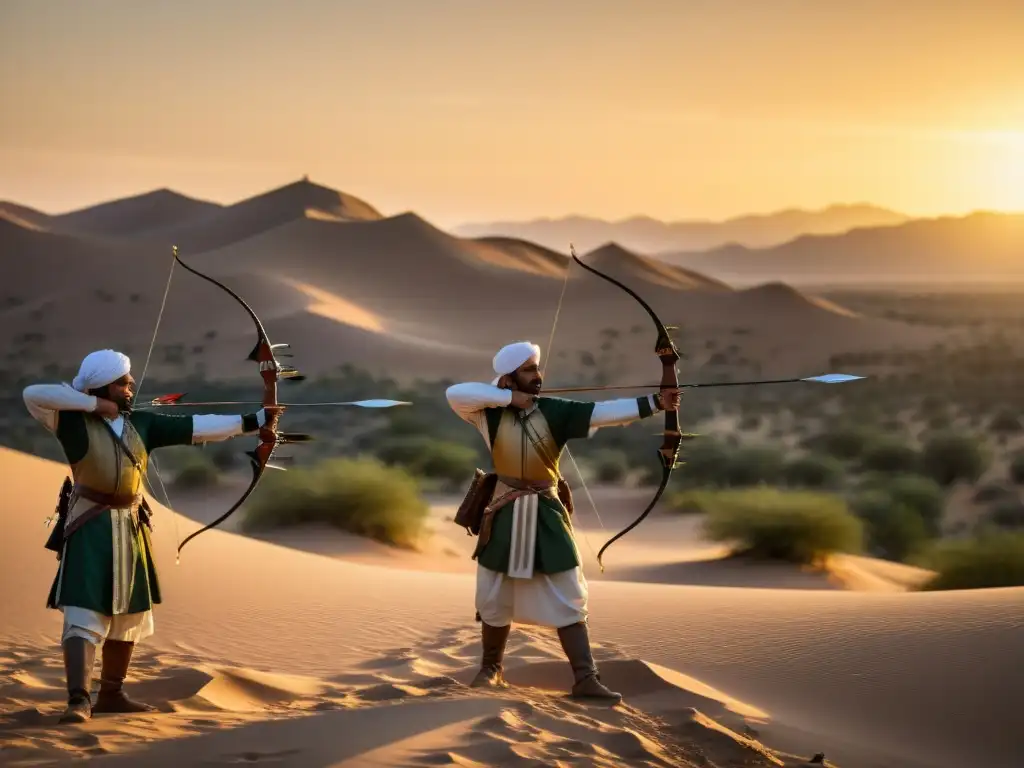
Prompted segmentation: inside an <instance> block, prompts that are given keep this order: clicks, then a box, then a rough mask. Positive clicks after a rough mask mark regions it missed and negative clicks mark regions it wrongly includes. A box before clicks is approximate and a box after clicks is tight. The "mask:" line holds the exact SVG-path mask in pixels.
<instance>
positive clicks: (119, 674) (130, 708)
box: [92, 639, 156, 714]
mask: <svg viewBox="0 0 1024 768" xmlns="http://www.w3.org/2000/svg"><path fill="white" fill-rule="evenodd" d="M134 650H135V643H130V642H126V641H124V640H110V639H107V640H106V641H105V642H104V643H103V668H102V670H101V671H100V692H99V694H98V695H97V696H96V704H95V705H94V706H93V708H92V711H93V712H94V713H98V712H115V713H118V714H127V713H129V712H154V711H156V707H151V706H150V705H149V704H143V703H142V702H140V701H132V700H131V699H129V698H128V697H127V696H126V695H125V693H124V690H123V689H122V687H123V686H124V678H125V676H126V675H127V674H128V665H129V664H130V663H131V660H132V651H134Z"/></svg>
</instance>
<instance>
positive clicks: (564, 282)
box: [540, 245, 608, 572]
mask: <svg viewBox="0 0 1024 768" xmlns="http://www.w3.org/2000/svg"><path fill="white" fill-rule="evenodd" d="M571 247H572V246H571V245H570V248H571ZM572 261H573V260H572V258H570V259H569V260H568V262H567V263H566V265H565V279H563V280H562V290H561V292H560V293H559V295H558V304H557V305H556V306H555V318H554V321H553V322H552V323H551V333H550V334H549V335H548V348H547V351H546V352H545V353H544V357H543V359H544V360H545V361H547V360H552V359H553V355H552V354H551V352H552V350H553V349H554V344H555V329H556V328H557V327H558V318H559V316H560V315H561V312H562V302H563V301H564V300H565V290H566V288H568V287H569V270H570V269H571V268H572ZM540 371H541V376H544V375H545V374H546V373H547V363H546V362H545V363H544V364H542V365H541V368H540ZM562 450H564V451H565V455H566V456H568V457H569V461H570V462H572V467H573V469H574V470H575V471H576V477H577V478H579V481H580V486H581V487H582V488H583V493H585V494H586V496H587V501H588V502H589V503H590V508H591V509H592V510H594V516H595V517H596V518H597V522H598V525H600V526H601V531H602V532H604V533H607V532H608V529H607V528H605V527H604V521H603V520H602V519H601V513H600V512H599V511H598V509H597V504H595V503H594V497H593V496H592V495H591V494H590V489H589V488H588V487H587V482H586V480H584V479H583V473H582V472H581V471H580V466H579V464H577V463H576V457H575V456H573V455H572V451H570V450H569V445H568V444H566V445H565V446H564V447H563V449H562ZM580 533H582V534H583V542H584V543H585V544H586V545H587V549H589V550H590V554H591V556H593V558H594V561H595V562H597V565H598V567H599V568H601V571H602V572H603V571H604V568H603V567H601V563H600V561H598V560H597V553H596V552H595V551H594V545H593V544H591V543H590V537H589V536H587V532H586V531H585V530H583V529H580Z"/></svg>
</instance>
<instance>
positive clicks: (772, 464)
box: [723, 446, 785, 487]
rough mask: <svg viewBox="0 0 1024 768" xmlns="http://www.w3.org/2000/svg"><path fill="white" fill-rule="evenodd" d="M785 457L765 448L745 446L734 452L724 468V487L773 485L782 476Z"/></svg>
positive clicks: (778, 452)
mask: <svg viewBox="0 0 1024 768" xmlns="http://www.w3.org/2000/svg"><path fill="white" fill-rule="evenodd" d="M784 463H785V456H784V455H783V453H782V452H781V451H779V450H776V449H774V448H769V447H767V446H745V447H742V448H737V449H736V450H734V451H733V452H732V453H731V454H730V456H729V460H728V461H727V462H726V464H725V466H724V470H725V476H724V478H723V479H724V480H725V483H724V484H725V485H729V486H734V487H736V486H738V487H742V486H748V485H758V484H761V483H766V484H769V485H770V484H773V483H775V482H777V481H778V480H779V479H780V477H781V476H782V468H783V465H784Z"/></svg>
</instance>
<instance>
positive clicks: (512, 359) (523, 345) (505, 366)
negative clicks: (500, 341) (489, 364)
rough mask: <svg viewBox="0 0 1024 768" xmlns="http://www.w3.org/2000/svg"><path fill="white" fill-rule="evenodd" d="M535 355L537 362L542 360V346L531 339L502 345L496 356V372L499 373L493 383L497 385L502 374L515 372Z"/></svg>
mask: <svg viewBox="0 0 1024 768" xmlns="http://www.w3.org/2000/svg"><path fill="white" fill-rule="evenodd" d="M534 356H536V357H537V362H540V347H538V346H537V345H536V344H533V343H531V342H529V341H517V342H515V343H514V344H507V345H506V346H504V347H502V348H501V349H499V350H498V354H496V355H495V356H494V372H495V373H496V374H498V375H497V377H496V378H495V379H494V380H493V381H492V382H491V384H493V385H495V386H497V384H498V382H499V381H500V380H501V377H502V376H504V375H505V374H507V373H512V372H514V371H515V370H516V369H517V368H519V366H521V365H522V364H523V363H525V362H526V361H527V360H529V359H530V358H531V357H534Z"/></svg>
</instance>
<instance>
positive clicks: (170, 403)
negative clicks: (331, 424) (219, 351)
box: [138, 395, 412, 408]
mask: <svg viewBox="0 0 1024 768" xmlns="http://www.w3.org/2000/svg"><path fill="white" fill-rule="evenodd" d="M174 397H181V395H177V396H175V395H164V396H163V397H157V398H154V399H153V401H152V402H150V403H148V404H147V405H142V406H138V407H139V408H185V407H187V406H198V405H262V404H263V403H261V402H257V401H255V400H212V401H208V402H181V401H179V400H174V399H170V398H174ZM278 405H280V406H283V407H288V408H298V407H307V408H319V407H323V406H328V405H352V406H356V407H358V408H393V407H395V406H396V405H412V403H409V402H405V401H404V400H349V401H346V402H339V403H278Z"/></svg>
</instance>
